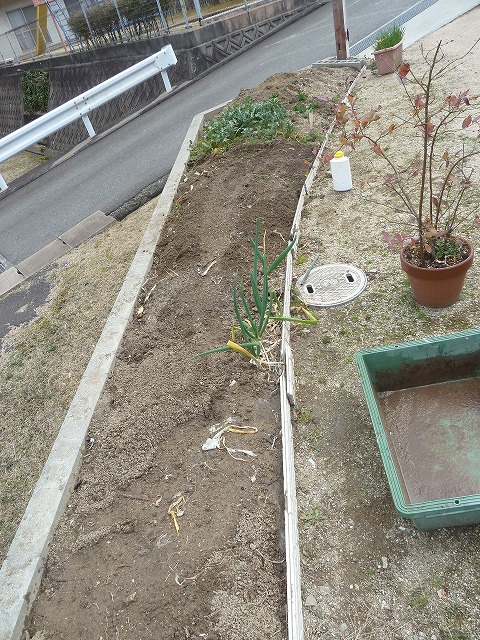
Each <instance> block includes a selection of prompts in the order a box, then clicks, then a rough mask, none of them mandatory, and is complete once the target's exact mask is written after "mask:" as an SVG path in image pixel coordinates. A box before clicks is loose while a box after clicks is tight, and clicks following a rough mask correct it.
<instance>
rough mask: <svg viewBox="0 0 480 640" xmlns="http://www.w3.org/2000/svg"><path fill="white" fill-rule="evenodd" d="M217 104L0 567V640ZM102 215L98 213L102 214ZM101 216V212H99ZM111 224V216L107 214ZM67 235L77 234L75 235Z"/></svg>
mask: <svg viewBox="0 0 480 640" xmlns="http://www.w3.org/2000/svg"><path fill="white" fill-rule="evenodd" d="M222 107H223V105H221V106H218V107H215V108H214V109H212V110H210V111H206V112H203V113H200V114H198V115H197V116H195V118H194V119H193V121H192V124H191V125H190V128H189V130H188V132H187V135H186V137H185V139H184V142H183V144H182V147H181V149H180V152H179V154H178V156H177V159H176V161H175V164H174V166H173V168H172V171H171V172H170V175H169V178H168V180H167V183H166V185H165V188H164V189H163V192H162V194H161V195H160V198H159V201H158V203H157V206H156V208H155V211H154V213H153V215H152V218H151V219H150V222H149V224H148V226H147V229H146V230H145V234H144V236H143V238H142V240H141V242H140V245H139V247H138V249H137V252H136V254H135V257H134V259H133V261H132V264H131V266H130V269H129V271H128V273H127V276H126V278H125V281H124V283H123V286H122V288H121V290H120V293H119V294H118V296H117V299H116V301H115V303H114V305H113V308H112V311H111V312H110V315H109V317H108V319H107V321H106V323H105V327H104V329H103V331H102V334H101V336H100V338H99V340H98V343H97V346H96V347H95V351H94V352H93V355H92V357H91V359H90V361H89V363H88V365H87V368H86V370H85V373H84V374H83V376H82V379H81V381H80V384H79V386H78V389H77V392H76V394H75V396H74V398H73V400H72V403H71V404H70V407H69V409H68V412H67V415H66V416H65V419H64V421H63V424H62V426H61V428H60V431H59V434H58V436H57V438H56V440H55V443H54V445H53V448H52V451H51V453H50V455H49V457H48V459H47V461H46V463H45V466H44V468H43V471H42V473H41V475H40V478H39V480H38V482H37V484H36V486H35V489H34V491H33V494H32V497H31V499H30V501H29V503H28V505H27V509H26V511H25V514H24V516H23V518H22V521H21V522H20V525H19V527H18V529H17V533H16V535H15V538H14V539H13V542H12V544H11V545H10V548H9V550H8V553H7V557H6V559H5V561H4V563H3V565H2V568H1V570H0V585H1V586H0V640H20V639H21V637H22V635H23V627H24V623H25V619H26V617H27V615H28V614H29V611H30V608H31V606H32V604H33V601H34V599H35V597H36V595H37V593H38V590H39V588H40V583H41V577H42V572H43V566H44V562H45V559H46V555H47V551H48V545H49V542H50V540H51V538H52V535H53V533H54V530H55V526H56V524H57V522H58V520H59V519H60V517H61V516H62V514H63V511H64V509H65V506H66V504H67V501H68V499H69V497H70V493H71V491H72V489H73V486H74V483H75V479H76V476H77V473H78V470H79V468H80V464H81V460H82V453H83V449H84V444H85V438H86V434H87V430H88V427H89V425H90V420H91V418H92V415H93V412H94V410H95V407H96V405H97V402H98V400H99V398H100V395H101V393H102V391H103V388H104V386H105V382H106V380H107V377H108V375H109V372H110V370H111V368H112V366H113V363H114V361H115V357H116V353H117V350H118V348H119V346H120V343H121V341H122V338H123V335H124V332H125V329H126V327H127V325H128V323H129V321H130V319H131V317H132V315H133V310H134V305H135V302H136V300H137V297H138V294H139V293H140V290H141V287H142V285H143V283H144V281H145V278H146V277H147V274H148V272H149V270H150V267H151V265H152V261H153V255H154V251H155V248H156V246H157V242H158V239H159V237H160V233H161V231H162V228H163V225H164V223H165V220H166V218H167V216H168V214H169V213H170V209H171V207H172V203H173V201H174V198H175V196H176V192H177V188H178V185H179V183H180V180H181V178H182V175H183V172H184V169H185V166H186V163H187V162H188V159H189V155H190V144H191V142H195V141H196V139H197V137H198V134H199V131H200V130H201V127H202V124H203V122H204V120H205V119H206V118H208V117H213V116H214V115H215V114H216V113H218V111H219V110H220V109H221V108H222ZM102 215H103V214H102ZM104 217H105V216H104ZM110 220H111V221H112V222H113V221H114V220H113V218H110ZM73 236H75V237H77V235H76V234H73ZM73 236H72V237H73Z"/></svg>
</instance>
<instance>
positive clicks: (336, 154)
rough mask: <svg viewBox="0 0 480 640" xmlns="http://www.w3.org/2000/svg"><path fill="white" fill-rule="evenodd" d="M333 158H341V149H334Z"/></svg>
mask: <svg viewBox="0 0 480 640" xmlns="http://www.w3.org/2000/svg"><path fill="white" fill-rule="evenodd" d="M333 157H334V158H343V151H335V153H334V154H333Z"/></svg>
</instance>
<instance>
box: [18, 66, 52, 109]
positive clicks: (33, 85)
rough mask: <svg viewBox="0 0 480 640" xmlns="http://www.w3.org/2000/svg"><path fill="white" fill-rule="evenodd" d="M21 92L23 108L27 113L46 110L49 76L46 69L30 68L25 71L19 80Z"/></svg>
mask: <svg viewBox="0 0 480 640" xmlns="http://www.w3.org/2000/svg"><path fill="white" fill-rule="evenodd" d="M21 86H22V92H23V110H24V112H25V113H26V114H27V115H30V116H32V115H35V114H36V113H46V112H47V111H48V94H49V91H50V76H49V73H48V71H39V70H35V69H32V70H31V71H27V72H26V73H25V74H24V76H23V78H22V81H21Z"/></svg>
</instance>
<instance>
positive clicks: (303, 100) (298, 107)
mask: <svg viewBox="0 0 480 640" xmlns="http://www.w3.org/2000/svg"><path fill="white" fill-rule="evenodd" d="M323 101H324V99H323V98H310V97H309V95H308V93H306V92H305V91H299V92H298V93H297V102H296V104H294V105H293V110H294V111H296V112H297V113H308V112H309V111H315V109H317V108H318V106H319V102H323Z"/></svg>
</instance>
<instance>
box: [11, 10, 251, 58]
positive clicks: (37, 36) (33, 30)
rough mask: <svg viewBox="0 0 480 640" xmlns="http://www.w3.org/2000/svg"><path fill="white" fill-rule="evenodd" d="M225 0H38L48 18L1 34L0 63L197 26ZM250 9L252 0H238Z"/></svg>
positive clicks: (128, 40) (96, 46) (153, 35)
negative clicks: (216, 5)
mask: <svg viewBox="0 0 480 640" xmlns="http://www.w3.org/2000/svg"><path fill="white" fill-rule="evenodd" d="M221 1H222V0H33V3H34V5H35V6H41V7H43V9H42V10H43V12H44V13H43V19H37V20H35V21H33V22H29V23H25V24H23V25H21V26H17V27H16V28H13V29H11V30H10V31H7V32H6V33H3V34H0V64H12V63H13V64H18V63H19V62H22V61H28V60H36V59H37V58H38V57H40V56H53V55H58V54H59V53H62V52H72V51H78V50H82V49H94V48H98V47H104V46H107V45H111V44H116V43H120V42H130V41H133V40H139V39H143V38H149V37H155V36H159V35H162V34H164V33H169V31H170V30H171V29H172V28H178V27H184V28H187V29H188V28H191V26H192V25H191V23H192V22H194V21H196V20H201V19H202V18H203V14H202V11H204V12H205V10H206V8H207V7H208V8H209V9H212V5H215V4H219V3H220V2H221ZM237 4H239V5H242V4H243V5H244V6H245V7H247V0H238V3H237ZM37 17H38V16H37Z"/></svg>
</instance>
